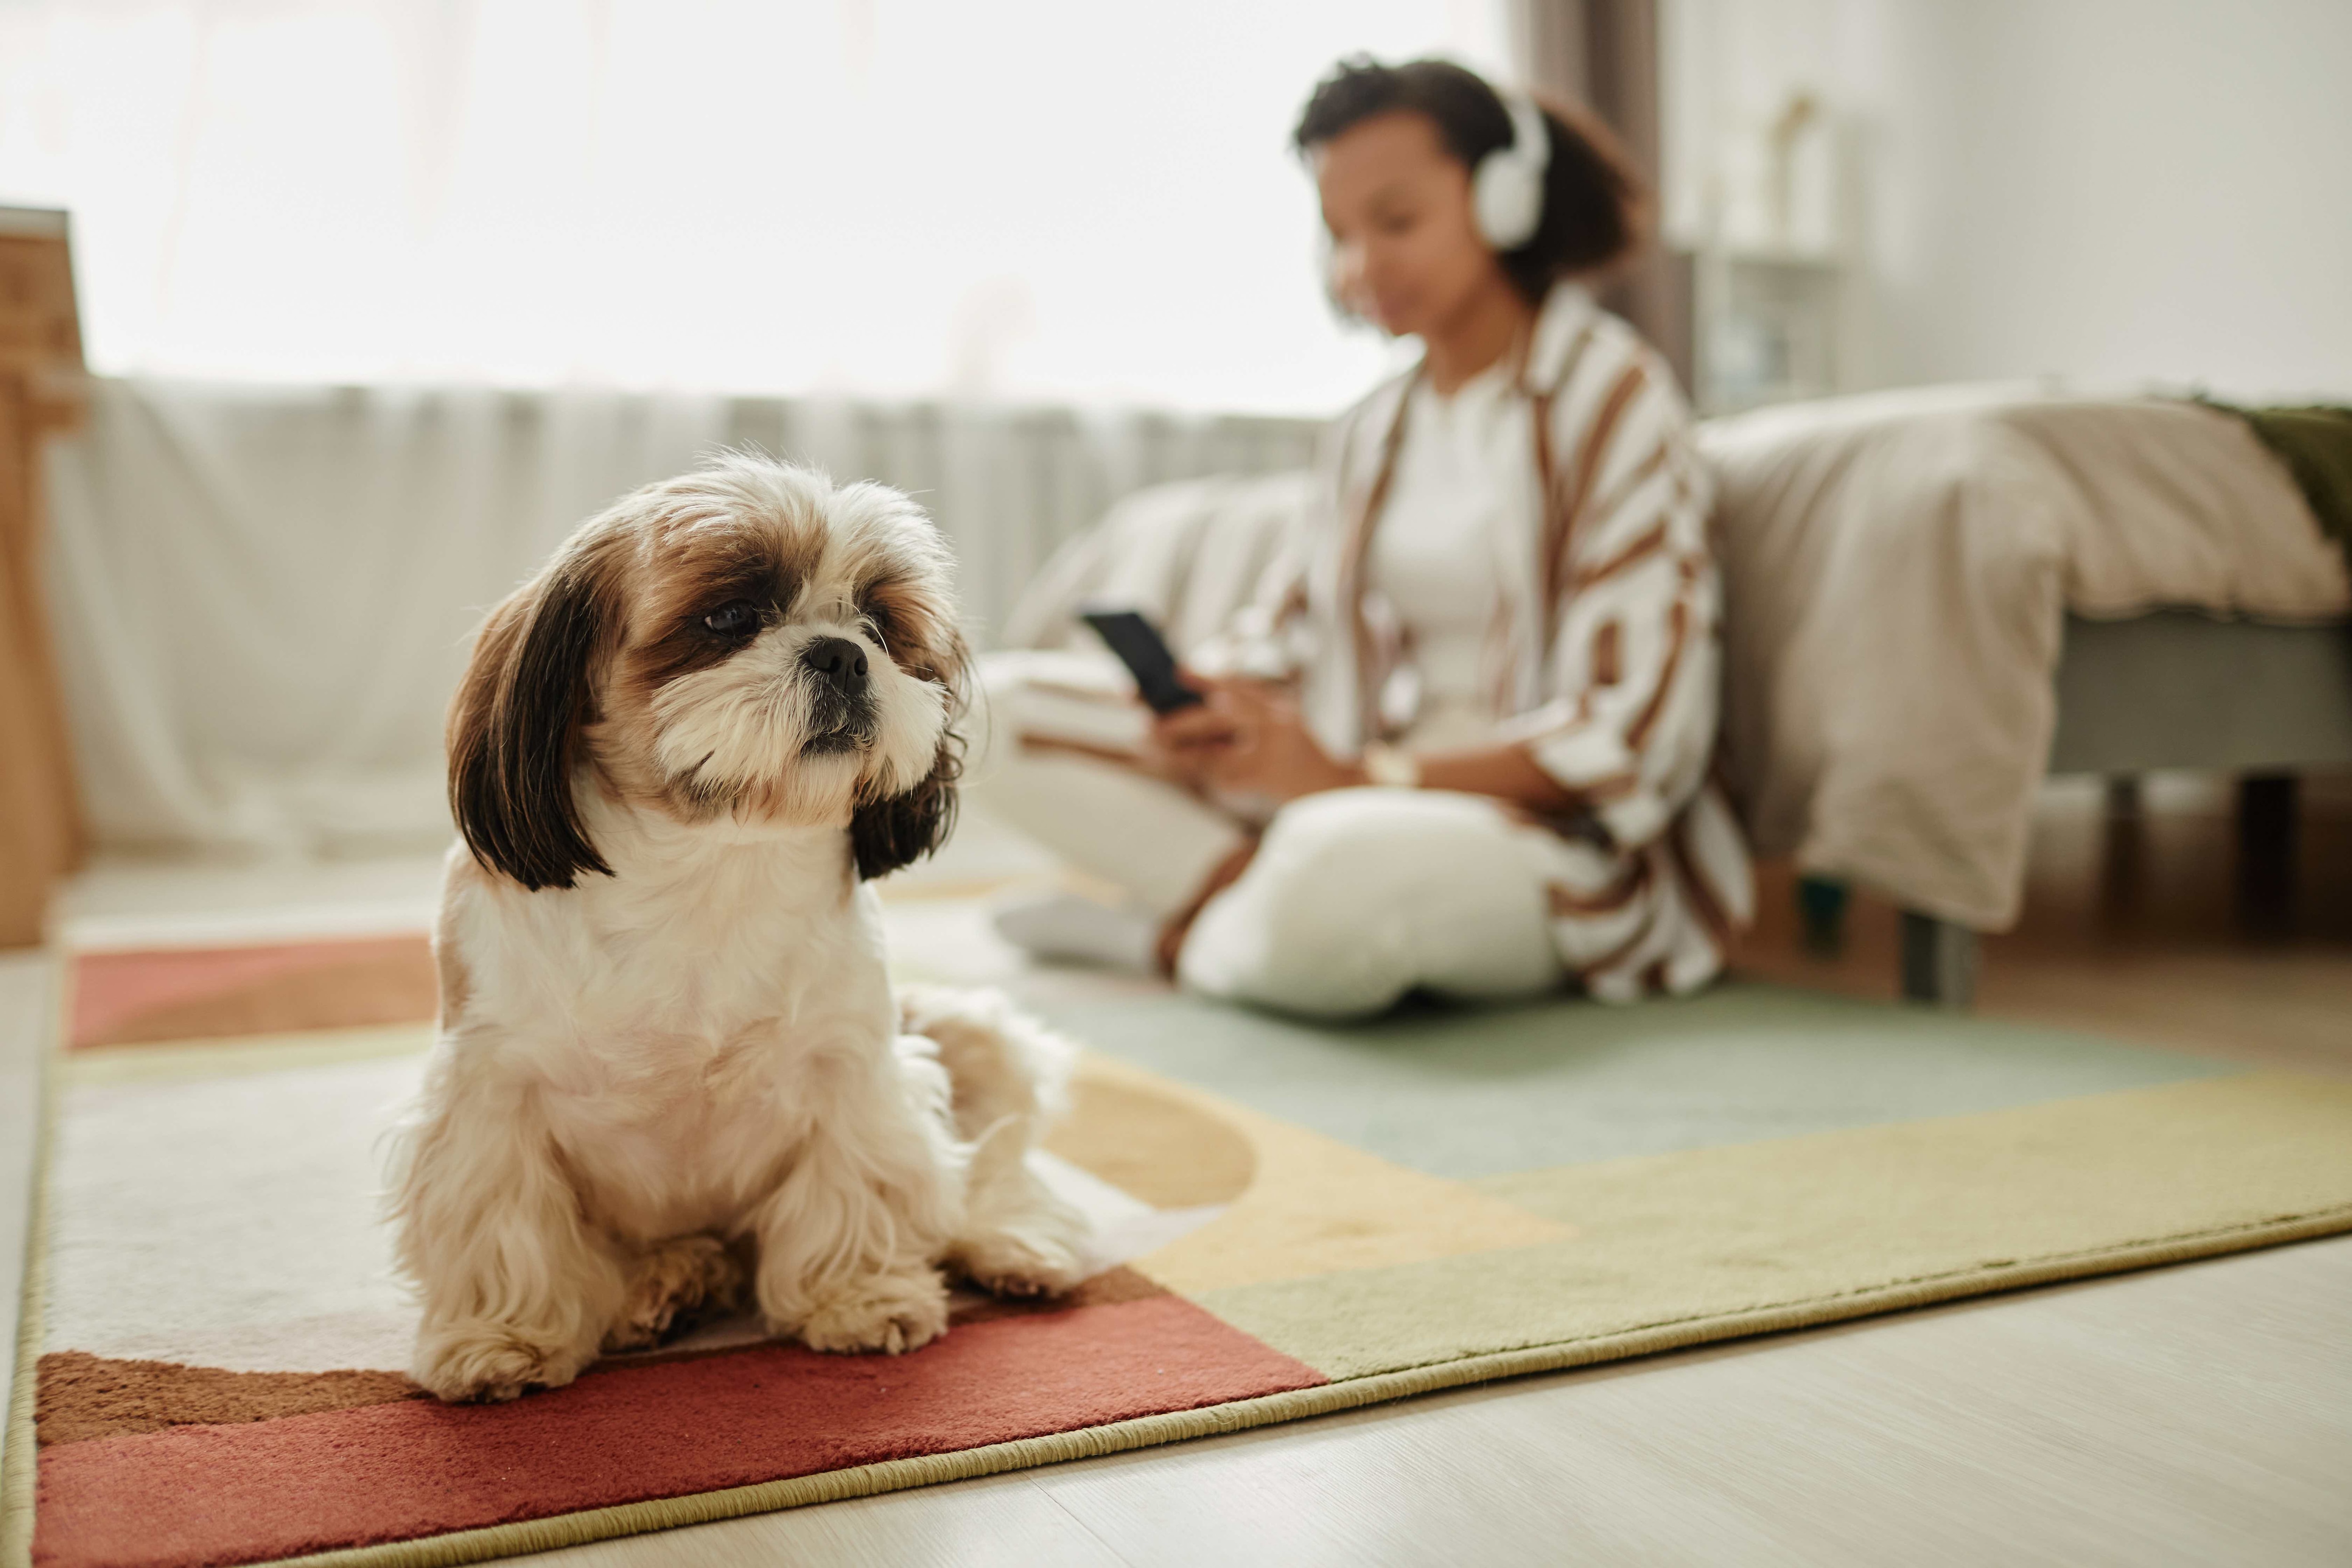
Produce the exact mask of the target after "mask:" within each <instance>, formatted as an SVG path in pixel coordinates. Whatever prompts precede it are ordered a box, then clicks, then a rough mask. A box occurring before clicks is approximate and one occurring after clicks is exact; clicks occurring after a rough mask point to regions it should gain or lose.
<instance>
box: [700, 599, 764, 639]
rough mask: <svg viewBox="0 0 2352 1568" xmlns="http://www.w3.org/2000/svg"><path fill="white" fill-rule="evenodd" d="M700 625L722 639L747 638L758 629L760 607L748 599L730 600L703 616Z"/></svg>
mask: <svg viewBox="0 0 2352 1568" xmlns="http://www.w3.org/2000/svg"><path fill="white" fill-rule="evenodd" d="M702 624H703V625H704V626H708V627H709V628H710V629H711V630H712V631H714V632H717V633H718V634H719V636H720V637H749V636H751V634H752V633H753V632H756V631H758V630H759V629H760V606H759V605H755V604H753V603H752V602H751V600H749V599H730V600H729V601H727V603H725V604H723V605H719V607H718V608H717V609H715V610H713V611H711V612H710V613H709V615H707V616H703V617H702Z"/></svg>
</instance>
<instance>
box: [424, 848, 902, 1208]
mask: <svg viewBox="0 0 2352 1568" xmlns="http://www.w3.org/2000/svg"><path fill="white" fill-rule="evenodd" d="M612 815H613V816H620V815H621V814H618V813H614V814H612ZM598 826H599V837H600V841H601V842H602V843H603V844H604V847H605V849H606V853H607V857H608V858H610V859H611V860H612V861H613V863H614V872H615V875H614V877H613V878H611V879H604V878H588V879H583V883H582V885H581V886H580V887H579V888H578V889H573V890H572V892H570V893H568V894H564V895H559V896H555V897H549V896H545V895H521V896H520V900H517V899H516V898H515V897H514V896H513V895H507V897H506V901H507V902H509V903H512V902H517V901H521V902H524V903H525V905H526V908H527V912H528V917H529V918H526V919H522V920H517V919H514V918H512V912H511V911H509V910H499V911H498V917H499V918H492V919H480V918H479V917H480V916H482V915H488V913H489V911H487V910H482V911H476V910H469V909H468V908H467V905H468V904H469V903H470V902H471V901H472V900H474V899H484V898H487V899H497V898H500V896H501V895H502V894H504V893H505V889H499V888H497V887H495V886H491V885H485V884H481V883H480V882H479V880H478V879H473V878H467V879H466V880H467V881H472V882H474V883H476V886H474V887H472V888H469V889H465V890H464V891H462V892H460V893H458V894H457V897H455V898H454V899H453V900H452V902H453V914H454V916H455V922H456V926H457V931H458V932H460V933H464V934H463V935H461V936H460V938H459V940H461V941H463V942H465V951H466V952H467V955H468V957H469V958H472V957H473V956H474V955H476V954H480V955H481V956H482V957H483V958H486V959H487V960H488V962H487V963H483V965H482V968H483V970H484V973H478V974H476V975H473V976H472V977H471V978H472V980H473V982H474V984H475V985H476V986H477V987H478V990H477V992H476V995H475V997H474V998H473V999H472V1000H471V1001H470V1002H469V1005H471V1006H472V1007H473V1008H474V1009H475V1012H476V1016H478V1018H479V1019H481V1020H482V1021H483V1022H484V1023H486V1024H487V1023H491V1022H493V1021H494V1022H495V1024H496V1025H497V1026H499V1029H500V1031H501V1034H502V1040H501V1046H500V1052H501V1055H503V1056H505V1057H506V1058H508V1059H507V1063H506V1067H507V1070H509V1071H510V1072H514V1073H518V1074H520V1075H522V1076H523V1077H524V1078H525V1079H535V1080H537V1082H536V1087H537V1093H538V1097H539V1100H540V1105H541V1111H542V1114H543V1116H544V1119H545V1122H546V1127H547V1131H548V1134H549V1136H550V1137H551V1139H552V1141H553V1142H554V1145H555V1148H556V1151H557V1152H558V1153H559V1155H560V1156H561V1158H562V1160H563V1162H564V1163H565V1164H566V1165H567V1166H568V1167H569V1168H570V1169H571V1170H572V1173H574V1177H575V1180H576V1182H577V1184H578V1185H579V1187H580V1195H581V1199H582V1202H583V1206H584V1207H585V1208H586V1209H587V1211H588V1212H589V1214H590V1215H591V1216H592V1217H593V1219H595V1220H596V1221H598V1222H599V1223H601V1224H603V1225H604V1226H607V1227H609V1228H611V1229H612V1230H613V1231H614V1232H615V1233H616V1234H618V1235H621V1236H625V1237H629V1238H630V1239H632V1240H636V1241H653V1240H656V1239H659V1238H660V1237H665V1236H676V1235H679V1234H682V1233H685V1232H688V1231H698V1230H718V1231H727V1230H730V1229H732V1228H734V1227H736V1226H738V1225H740V1223H741V1222H742V1220H743V1219H744V1217H745V1215H747V1214H748V1213H749V1211H750V1210H751V1207H752V1206H753V1205H755V1204H756V1203H757V1201H758V1199H759V1198H760V1197H761V1195H762V1194H763V1193H764V1191H765V1190H767V1189H768V1188H771V1187H772V1186H773V1184H775V1183H776V1182H777V1181H779V1180H780V1179H781V1178H782V1175H783V1174H784V1173H785V1168H786V1166H787V1165H788V1163H789V1162H790V1159H791V1157H792V1153H793V1148H794V1146H795V1145H796V1144H797V1143H798V1142H800V1140H801V1139H802V1138H803V1137H804V1136H805V1134H806V1131H807V1123H808V1119H809V1116H810V1114H811V1113H812V1111H813V1110H814V1109H815V1108H816V1102H817V1101H818V1100H819V1099H820V1098H821V1097H820V1095H819V1094H818V1093H816V1092H814V1091H815V1090H816V1089H817V1088H818V1086H819V1085H821V1083H822V1081H823V1079H824V1075H825V1074H827V1073H828V1072H830V1071H835V1070H839V1068H838V1066H837V1065H834V1064H838V1063H839V1062H841V1061H842V1060H843V1059H845V1058H851V1059H854V1058H862V1057H866V1056H870V1055H871V1054H872V1053H873V1052H874V1051H875V1049H876V1048H877V1045H879V1044H880V1043H881V1042H884V1041H887V1040H888V1039H889V1038H890V1037H893V1036H894V1035H895V1034H896V1019H895V1016H894V1004H893V1003H892V1000H891V996H890V989H889V984H888V979H887V972H886V970H885V966H884V959H883V951H882V937H881V931H880V919H879V912H878V909H877V905H876V902H875V900H874V895H873V894H872V892H871V891H870V890H868V889H864V888H862V887H859V886H857V885H856V883H855V881H854V879H852V877H851V875H850V872H849V867H848V863H847V857H846V848H845V843H844V840H843V837H842V835H841V833H840V832H839V831H838V830H831V831H828V830H825V829H821V828H787V829H766V830H762V831H760V832H757V833H747V832H745V831H744V830H741V829H739V828H736V827H734V826H731V825H714V826H700V827H690V828H689V827H678V826H675V825H667V824H658V823H656V824H646V823H629V824H626V825H624V824H622V823H619V822H616V821H612V820H606V821H603V822H600V823H599V825H598ZM461 853H462V852H461ZM469 928H473V929H470V930H469ZM476 935H478V937H479V938H483V939H487V940H483V941H476V940H469V939H470V938H473V937H475V936H476ZM486 949H487V950H488V951H487V952H485V950H486Z"/></svg>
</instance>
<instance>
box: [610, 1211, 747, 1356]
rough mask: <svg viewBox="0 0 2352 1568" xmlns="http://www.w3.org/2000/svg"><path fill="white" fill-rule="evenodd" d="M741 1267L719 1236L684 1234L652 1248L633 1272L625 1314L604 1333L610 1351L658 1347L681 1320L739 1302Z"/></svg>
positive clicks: (631, 1271)
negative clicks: (682, 1317) (697, 1312)
mask: <svg viewBox="0 0 2352 1568" xmlns="http://www.w3.org/2000/svg"><path fill="white" fill-rule="evenodd" d="M742 1293H743V1269H742V1266H741V1265H740V1264H739V1263H737V1262H736V1260H735V1258H734V1256H733V1255H732V1254H730V1252H729V1251H728V1250H727V1248H726V1246H725V1245H724V1244H723V1243H722V1242H720V1241H719V1238H718V1237H710V1236H681V1237H676V1238H674V1239H672V1240H669V1241H665V1242H662V1243H659V1244H658V1245H656V1246H655V1247H651V1248H648V1249H647V1250H646V1252H645V1254H644V1255H643V1256H641V1257H640V1258H637V1260H636V1262H635V1265H634V1266H633V1267H632V1268H631V1269H630V1271H629V1293H628V1296H627V1299H626V1300H624V1301H623V1302H622V1304H621V1315H620V1317H619V1319H618V1320H617V1321H614V1324H613V1326H612V1327H611V1328H610V1329H608V1330H606V1331H605V1333H604V1348H605V1349H606V1350H608V1351H626V1350H639V1349H642V1348H644V1347H645V1346H647V1345H652V1344H658V1343H660V1342H661V1338H662V1336H663V1335H664V1334H667V1333H668V1332H669V1331H670V1325H671V1324H672V1323H673V1322H675V1321H677V1319H678V1318H679V1317H680V1316H682V1315H688V1316H690V1315H691V1314H692V1313H694V1312H695V1311H697V1310H699V1309H701V1308H703V1307H705V1306H709V1307H717V1308H720V1309H726V1308H730V1307H732V1306H733V1305H735V1304H736V1303H737V1301H738V1300H740V1298H741V1296H742Z"/></svg>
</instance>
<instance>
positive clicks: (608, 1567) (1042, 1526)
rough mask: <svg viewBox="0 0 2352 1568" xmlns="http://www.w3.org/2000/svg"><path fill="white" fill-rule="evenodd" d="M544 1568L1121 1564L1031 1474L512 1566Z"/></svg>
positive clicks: (1055, 1567)
mask: <svg viewBox="0 0 2352 1568" xmlns="http://www.w3.org/2000/svg"><path fill="white" fill-rule="evenodd" d="M516 1561H519V1562H524V1563H531V1564H533V1565H534V1568H536V1565H538V1564H541V1563H544V1564H547V1565H548V1568H654V1565H655V1564H670V1563H695V1564H698V1565H699V1568H739V1565H740V1568H752V1565H753V1564H758V1565H759V1568H770V1565H772V1564H777V1563H793V1564H808V1565H815V1564H824V1563H888V1564H891V1565H892V1568H898V1565H900V1564H904V1565H905V1568H932V1565H934V1564H936V1565H937V1568H1120V1559H1119V1558H1118V1556H1117V1555H1116V1554H1114V1553H1113V1552H1111V1551H1110V1550H1109V1549H1108V1547H1106V1546H1104V1545H1103V1543H1102V1542H1100V1541H1098V1540H1097V1539H1096V1538H1095V1536H1094V1535H1093V1533H1092V1532H1091V1531H1088V1530H1087V1528H1086V1526H1084V1525H1083V1524H1081V1523H1079V1522H1078V1521H1077V1520H1076V1519H1074V1518H1073V1517H1071V1515H1070V1514H1069V1513H1068V1512H1066V1510H1063V1509H1062V1508H1061V1506H1060V1505H1058V1504H1057V1503H1055V1501H1054V1500H1052V1499H1051V1498H1049V1497H1047V1496H1046V1495H1045V1493H1044V1492H1041V1491H1039V1490H1038V1489H1036V1487H1034V1485H1032V1484H1031V1483H1030V1481H1029V1479H1028V1478H1027V1477H1026V1476H1025V1475H1017V1474H1016V1475H1006V1476H984V1477H982V1478H981V1479H978V1480H970V1481H958V1482H955V1483H953V1484H951V1485H949V1486H940V1487H925V1488H922V1489H919V1490H915V1491H908V1492H896V1493H892V1494H890V1495H888V1496H887V1497H878V1498H857V1499H855V1500H850V1501H848V1502H836V1503H826V1504H824V1505H823V1506H821V1507H816V1508H804V1509H794V1510H791V1511H789V1512H785V1513H770V1514H761V1515H757V1516H755V1517H752V1518H750V1519H730V1520H722V1521H719V1522H718V1523H716V1524H702V1525H697V1526H695V1527H694V1528H692V1529H690V1530H671V1531H660V1532H659V1533H656V1534H653V1535H636V1536H630V1537H628V1538H626V1539H625V1540H620V1541H601V1542H595V1543H593V1545H588V1546H571V1547H565V1548H563V1549H562V1550H561V1551H557V1552H541V1553H539V1554H537V1555H535V1556H531V1557H528V1558H520V1559H516Z"/></svg>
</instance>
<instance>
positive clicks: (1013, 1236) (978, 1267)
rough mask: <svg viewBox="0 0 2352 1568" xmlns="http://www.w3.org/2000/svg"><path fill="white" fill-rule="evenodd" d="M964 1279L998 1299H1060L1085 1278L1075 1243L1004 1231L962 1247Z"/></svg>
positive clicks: (959, 1261)
mask: <svg viewBox="0 0 2352 1568" xmlns="http://www.w3.org/2000/svg"><path fill="white" fill-rule="evenodd" d="M952 1261H953V1263H954V1265H955V1267H956V1268H957V1270H958V1271H959V1272H961V1274H962V1275H963V1277H964V1278H965V1279H969V1280H971V1282H972V1283H973V1284H975V1285H977V1286H979V1287H980V1288H981V1289H983V1290H986V1291H989V1292H990V1293H992V1294H993V1295H998V1296H1060V1295H1064V1294H1066V1293H1067V1292H1068V1291H1069V1290H1070V1289H1073V1288H1074V1287H1075V1286H1076V1285H1077V1283H1078V1282H1079V1281H1080V1280H1082V1279H1085V1278H1086V1277H1087V1268H1086V1263H1085V1260H1084V1259H1083V1258H1081V1257H1080V1256H1079V1252H1078V1248H1077V1247H1076V1244H1075V1238H1064V1237H1054V1236H1045V1235H1024V1234H1022V1233H1021V1232H1018V1231H1012V1230H1000V1231H994V1232H992V1233H990V1234H989V1235H986V1236H979V1237H964V1238H963V1239H961V1240H960V1241H958V1242H957V1243H956V1247H955V1252H954V1255H953V1258H952Z"/></svg>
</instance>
